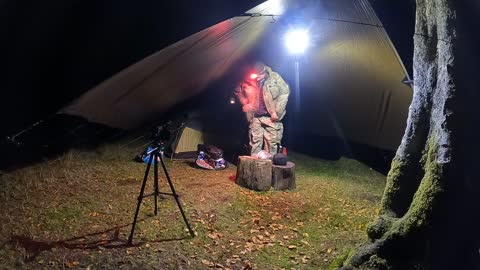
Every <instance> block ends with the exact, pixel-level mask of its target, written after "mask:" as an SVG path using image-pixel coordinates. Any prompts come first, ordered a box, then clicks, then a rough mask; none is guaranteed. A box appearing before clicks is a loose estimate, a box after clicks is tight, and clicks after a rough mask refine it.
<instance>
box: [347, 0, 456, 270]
mask: <svg viewBox="0 0 480 270" xmlns="http://www.w3.org/2000/svg"><path fill="white" fill-rule="evenodd" d="M455 19H456V10H455V6H454V1H453V0H417V24H416V31H417V35H416V36H415V53H414V54H415V59H414V71H415V93H414V97H413V101H412V105H411V106H410V111H409V118H408V123H407V129H406V133H405V135H404V137H403V139H402V143H401V145H400V147H399V149H398V150H397V154H396V156H395V158H394V160H393V162H392V166H391V170H390V172H389V174H388V177H387V184H386V187H385V191H384V195H383V198H382V202H381V206H380V212H379V216H378V218H377V219H376V221H375V222H373V223H372V224H370V225H369V226H368V228H367V233H368V235H369V237H370V240H371V242H370V243H366V244H365V245H363V246H361V247H360V248H358V249H357V251H356V252H355V254H354V255H353V256H352V257H351V258H349V259H347V260H345V262H344V265H343V267H341V269H345V270H346V269H394V270H396V269H401V270H404V269H428V267H429V265H430V264H429V262H428V261H427V260H426V259H425V258H427V257H428V256H427V254H428V252H429V247H428V243H429V237H431V235H432V234H431V231H432V230H433V229H432V228H433V227H441V226H438V220H437V224H435V223H434V221H435V220H436V219H435V218H434V217H436V216H442V215H441V214H439V213H442V207H443V206H444V205H446V200H445V196H444V195H445V194H446V190H447V187H448V184H449V183H450V182H451V180H452V179H453V178H454V177H455V176H456V175H457V174H458V173H459V171H458V166H457V164H456V162H458V161H457V160H458V157H457V156H456V155H455V152H456V151H455V149H456V148H458V140H455V136H458V134H459V128H458V125H457V122H458V118H455V117H454V116H455V115H457V114H458V113H459V106H458V100H457V98H456V91H457V87H456V81H455V80H454V78H453V76H452V72H451V70H452V68H453V67H454V64H455V58H454V56H453V54H454V49H455V47H454V45H455V33H456V32H455V27H456V24H455ZM446 36H447V37H446ZM455 143H457V144H455ZM437 235H438V233H437Z"/></svg>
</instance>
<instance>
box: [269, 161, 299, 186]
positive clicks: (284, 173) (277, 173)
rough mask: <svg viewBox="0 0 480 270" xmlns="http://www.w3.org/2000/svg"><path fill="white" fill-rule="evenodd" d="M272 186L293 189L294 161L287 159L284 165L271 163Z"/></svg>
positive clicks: (294, 183) (294, 184)
mask: <svg viewBox="0 0 480 270" xmlns="http://www.w3.org/2000/svg"><path fill="white" fill-rule="evenodd" d="M272 186H273V188H274V189H275V190H286V189H289V190H293V189H295V188H296V182H295V163H293V162H290V161H289V162H287V164H286V165H285V166H279V165H273V166H272Z"/></svg>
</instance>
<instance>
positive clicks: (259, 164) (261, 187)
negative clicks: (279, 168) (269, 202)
mask: <svg viewBox="0 0 480 270" xmlns="http://www.w3.org/2000/svg"><path fill="white" fill-rule="evenodd" d="M236 183H237V184H238V185H240V186H242V187H246V188H248V189H252V190H256V191H267V190H269V189H270V188H271V187H272V161H271V160H269V159H258V158H253V157H250V156H240V157H239V161H238V166H237V180H236Z"/></svg>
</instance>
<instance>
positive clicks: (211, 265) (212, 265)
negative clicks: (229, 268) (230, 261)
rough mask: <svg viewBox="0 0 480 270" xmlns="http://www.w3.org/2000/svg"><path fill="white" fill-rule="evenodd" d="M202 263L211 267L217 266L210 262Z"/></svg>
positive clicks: (204, 261)
mask: <svg viewBox="0 0 480 270" xmlns="http://www.w3.org/2000/svg"><path fill="white" fill-rule="evenodd" d="M202 263H203V264H205V265H206V266H209V267H214V266H215V264H214V263H213V262H211V261H209V260H205V259H202Z"/></svg>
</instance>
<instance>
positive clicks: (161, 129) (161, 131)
mask: <svg viewBox="0 0 480 270" xmlns="http://www.w3.org/2000/svg"><path fill="white" fill-rule="evenodd" d="M170 125H171V122H170V121H169V122H167V123H165V124H163V125H159V126H156V127H154V128H153V130H152V134H151V139H152V141H153V142H154V143H155V144H160V143H165V142H167V141H169V140H170V137H171V132H170V130H169V127H170Z"/></svg>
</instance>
